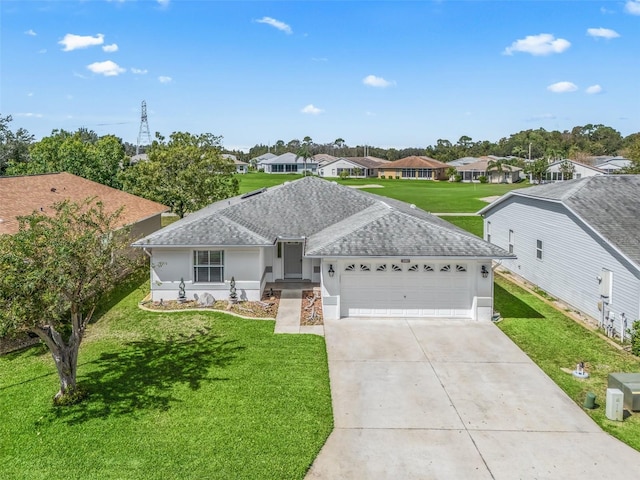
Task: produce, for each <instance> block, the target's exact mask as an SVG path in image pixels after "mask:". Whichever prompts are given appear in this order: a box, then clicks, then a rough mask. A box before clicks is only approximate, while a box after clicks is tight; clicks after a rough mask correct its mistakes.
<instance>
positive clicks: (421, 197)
mask: <svg viewBox="0 0 640 480" xmlns="http://www.w3.org/2000/svg"><path fill="white" fill-rule="evenodd" d="M298 178H302V176H301V175H293V174H269V173H262V172H252V173H247V174H245V175H238V179H239V180H240V193H246V192H250V191H253V190H257V189H259V188H262V187H271V186H274V185H279V184H281V183H284V182H286V181H292V180H296V179H298ZM328 180H330V181H336V182H338V183H340V184H342V185H347V186H360V187H362V186H364V185H379V186H380V187H382V188H380V187H377V188H370V189H365V190H366V191H368V192H371V193H375V194H377V195H381V196H383V197H390V198H395V199H397V200H402V201H404V202H407V203H413V204H414V205H416V206H417V207H419V208H421V209H423V210H426V211H427V212H433V213H473V212H477V211H478V210H480V209H481V208H483V207H485V206H486V205H487V201H485V200H482V199H483V198H487V197H493V196H500V195H503V194H505V193H507V192H509V191H510V190H514V189H516V188H522V187H528V186H529V184H527V183H517V184H489V183H485V184H481V183H450V182H433V181H430V180H381V179H380V180H379V179H377V178H358V179H346V180H340V179H333V178H331V179H328Z"/></svg>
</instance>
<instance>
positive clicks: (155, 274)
mask: <svg viewBox="0 0 640 480" xmlns="http://www.w3.org/2000/svg"><path fill="white" fill-rule="evenodd" d="M206 249H207V248H202V249H201V250H206ZM208 249H209V250H217V249H216V248H214V247H210V248H208ZM194 250H200V249H193V248H188V249H187V248H185V249H160V248H155V249H153V250H152V258H151V294H152V299H153V300H154V301H159V300H160V299H164V300H175V299H177V298H178V287H179V284H180V279H181V278H182V279H184V283H185V293H186V295H187V298H188V299H193V295H194V294H198V295H199V296H202V295H203V294H204V293H206V292H208V293H210V294H212V295H213V296H214V297H215V298H216V299H227V298H228V296H229V288H230V280H231V277H234V279H235V281H236V291H237V293H238V296H239V297H240V298H241V299H243V300H260V296H261V292H262V290H261V278H262V274H263V270H264V269H263V268H261V266H262V263H263V262H261V261H260V257H261V253H260V247H255V248H226V249H220V250H224V283H194V281H193V280H194V273H193V251H194Z"/></svg>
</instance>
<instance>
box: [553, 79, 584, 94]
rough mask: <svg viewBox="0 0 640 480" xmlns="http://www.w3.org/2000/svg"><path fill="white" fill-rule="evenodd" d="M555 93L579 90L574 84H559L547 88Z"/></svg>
mask: <svg viewBox="0 0 640 480" xmlns="http://www.w3.org/2000/svg"><path fill="white" fill-rule="evenodd" d="M547 90H549V91H550V92H553V93H569V92H575V91H576V90H578V86H577V85H576V84H575V83H572V82H558V83H554V84H552V85H549V86H548V87H547Z"/></svg>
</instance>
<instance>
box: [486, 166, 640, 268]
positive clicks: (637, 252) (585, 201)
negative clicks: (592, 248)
mask: <svg viewBox="0 0 640 480" xmlns="http://www.w3.org/2000/svg"><path fill="white" fill-rule="evenodd" d="M510 196H522V197H530V198H539V199H542V200H550V201H554V202H561V203H562V204H564V205H565V206H567V207H568V208H569V209H570V210H571V211H572V212H574V213H575V214H576V215H577V216H578V217H579V218H581V219H582V221H584V222H585V223H586V224H587V225H589V226H590V227H591V228H593V229H594V230H595V231H597V232H598V234H600V235H601V236H602V237H603V238H605V239H606V240H607V241H608V242H610V243H611V244H612V245H613V246H614V247H616V248H617V249H618V250H619V251H621V252H622V253H623V254H624V255H626V256H627V257H628V258H629V259H630V260H632V261H633V262H634V263H635V264H636V265H637V266H638V267H640V241H638V238H640V175H597V176H593V177H584V178H580V179H577V180H568V181H565V182H558V183H550V184H546V185H539V186H535V187H529V188H523V189H521V190H513V191H511V192H509V193H508V194H507V195H505V196H504V197H503V199H507V198H509V197H510ZM501 201H502V199H501V200H498V201H497V202H494V203H493V204H491V205H489V206H488V207H485V208H484V209H483V210H481V213H482V212H485V211H488V210H490V209H491V208H492V207H493V206H494V205H497V204H499V203H500V202H501Z"/></svg>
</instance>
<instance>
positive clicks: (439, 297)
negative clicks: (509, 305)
mask: <svg viewBox="0 0 640 480" xmlns="http://www.w3.org/2000/svg"><path fill="white" fill-rule="evenodd" d="M407 260H409V262H408V263H407V262H405V263H402V261H401V259H399V258H359V259H340V260H337V259H334V260H332V259H323V262H322V266H321V272H322V296H323V314H324V316H325V317H326V318H340V317H347V316H363V317H431V318H453V317H458V318H471V319H474V320H490V319H491V315H492V314H493V281H492V277H491V268H490V266H491V265H490V261H483V260H476V259H431V258H410V259H407ZM349 265H355V270H354V271H347V267H348V266H349ZM360 265H367V266H369V268H370V270H369V271H363V270H362V269H361V268H360ZM378 265H386V270H385V271H378V270H377V267H378ZM392 265H397V266H399V267H400V268H401V269H402V271H394V270H393V269H392ZM416 265H417V267H418V270H417V271H410V270H409V268H410V267H412V266H416ZM424 265H430V266H431V267H432V268H433V271H425V270H424ZM444 265H449V266H450V268H451V269H450V271H448V272H442V271H440V269H441V267H442V266H444ZM458 265H460V266H462V267H464V268H465V269H466V271H465V272H461V271H457V269H456V267H457V266H458ZM482 265H485V267H487V270H488V271H489V276H488V277H487V278H483V277H482V275H481V273H480V268H481V266H482ZM330 266H331V267H332V268H333V270H334V275H333V277H331V276H330V275H329V268H330Z"/></svg>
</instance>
